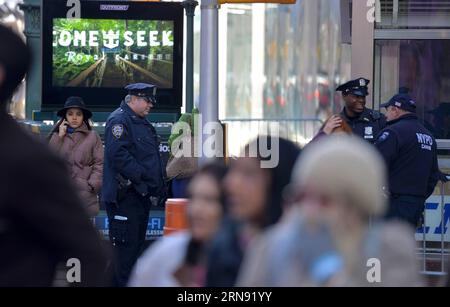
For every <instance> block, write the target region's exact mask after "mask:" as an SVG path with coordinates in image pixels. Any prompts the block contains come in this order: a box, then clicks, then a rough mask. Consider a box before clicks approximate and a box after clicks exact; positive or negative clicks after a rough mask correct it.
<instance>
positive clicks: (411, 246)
mask: <svg viewBox="0 0 450 307" xmlns="http://www.w3.org/2000/svg"><path fill="white" fill-rule="evenodd" d="M385 176H386V171H385V167H384V164H383V160H382V158H381V157H380V156H379V155H378V153H377V152H376V150H375V149H373V148H371V146H370V145H369V144H367V143H364V142H363V141H361V140H359V139H357V138H356V137H347V136H339V137H337V136H330V137H329V138H324V139H322V140H320V141H318V142H317V143H314V144H312V145H311V146H308V148H307V149H305V151H304V152H303V153H302V156H301V157H300V159H299V161H298V162H297V163H296V165H295V168H294V171H293V175H292V183H291V184H290V186H289V189H287V192H286V195H288V196H289V197H288V199H289V202H292V203H295V205H293V207H292V208H291V210H290V212H289V214H287V215H286V216H285V218H284V219H283V220H282V221H281V222H280V223H279V224H278V225H276V226H274V227H273V228H272V229H270V230H269V231H268V232H267V233H266V234H265V235H264V236H263V237H261V239H260V240H258V241H255V244H254V245H252V247H251V250H250V251H249V252H248V254H247V257H246V259H245V262H244V264H243V269H242V270H241V274H240V276H239V281H238V283H237V284H238V286H252V287H254V286H419V285H421V280H420V276H419V267H418V263H417V260H416V254H415V241H414V239H413V238H412V236H411V229H410V228H409V227H408V226H407V225H406V224H402V223H401V222H398V221H392V222H384V223H382V222H379V221H378V219H376V218H377V217H380V216H381V215H382V214H383V212H384V211H385V209H386V199H385V197H384V195H383V194H382V187H383V185H384V183H385ZM371 219H374V220H375V221H376V222H375V223H374V224H373V225H372V226H371V227H370V220H371ZM378 260H379V262H378ZM377 264H379V267H378V268H379V269H380V271H379V272H378V273H377V272H376V271H377V269H378V268H377V267H375V266H376V265H377ZM371 269H373V270H371ZM372 282H373V283H372Z"/></svg>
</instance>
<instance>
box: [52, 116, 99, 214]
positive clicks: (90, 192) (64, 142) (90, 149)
mask: <svg viewBox="0 0 450 307" xmlns="http://www.w3.org/2000/svg"><path fill="white" fill-rule="evenodd" d="M50 147H52V148H53V149H55V150H56V151H57V152H58V153H59V154H60V155H61V156H62V158H63V159H65V160H66V161H67V163H68V165H69V170H70V171H71V176H72V179H73V180H74V182H75V184H76V185H77V187H78V191H79V195H80V197H81V199H82V200H83V201H84V204H85V207H86V209H87V212H88V214H89V216H95V215H97V214H98V211H99V203H98V198H97V195H98V192H99V190H100V188H101V186H102V176H103V144H102V141H101V139H100V136H99V135H98V134H97V132H95V131H94V130H88V128H87V126H86V125H85V124H84V123H83V125H82V126H81V127H80V128H78V129H76V130H75V132H73V133H72V134H66V135H65V136H64V137H63V138H60V137H59V135H58V133H54V134H53V135H52V137H51V139H50Z"/></svg>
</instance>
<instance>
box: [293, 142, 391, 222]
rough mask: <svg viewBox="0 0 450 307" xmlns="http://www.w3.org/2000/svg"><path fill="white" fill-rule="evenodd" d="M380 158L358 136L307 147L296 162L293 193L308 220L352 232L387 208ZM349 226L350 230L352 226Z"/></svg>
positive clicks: (384, 178)
mask: <svg viewBox="0 0 450 307" xmlns="http://www.w3.org/2000/svg"><path fill="white" fill-rule="evenodd" d="M385 180H386V170H385V165H384V163H383V160H382V158H381V156H380V155H379V154H378V153H377V152H376V150H375V149H374V148H372V147H371V146H370V145H369V144H367V143H365V142H364V141H362V140H359V139H357V138H356V137H348V136H344V137H343V136H340V137H336V136H332V137H329V138H324V139H321V140H319V141H318V142H317V143H314V144H312V145H311V146H310V147H308V148H307V149H306V150H305V152H304V153H303V154H302V156H301V157H300V159H299V161H298V162H297V163H296V165H295V168H294V172H293V178H292V181H293V183H292V185H291V187H292V189H291V190H292V191H291V193H295V194H296V198H297V201H298V202H299V204H301V209H302V211H303V212H304V213H305V214H306V215H307V216H308V217H309V220H314V219H317V220H322V221H326V222H328V223H329V224H330V225H331V226H336V227H339V228H341V229H342V228H346V229H350V227H351V224H352V223H353V224H355V223H358V224H361V225H364V224H367V223H368V221H369V217H370V216H374V217H375V216H379V215H381V214H382V213H383V212H384V210H385V208H386V200H385V197H384V195H383V190H382V189H383V187H384V186H385V183H386V181H385ZM349 226H350V227H349Z"/></svg>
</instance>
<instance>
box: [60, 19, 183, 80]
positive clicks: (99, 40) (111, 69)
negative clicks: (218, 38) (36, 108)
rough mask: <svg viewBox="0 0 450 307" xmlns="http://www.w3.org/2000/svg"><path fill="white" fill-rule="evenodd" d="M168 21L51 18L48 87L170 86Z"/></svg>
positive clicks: (170, 46) (170, 60)
mask: <svg viewBox="0 0 450 307" xmlns="http://www.w3.org/2000/svg"><path fill="white" fill-rule="evenodd" d="M173 44H174V42H173V21H169V20H110V19H65V18H55V19H53V86H58V87H60V86H61V87H110V88H111V87H112V88H123V87H124V86H125V85H126V84H129V83H135V82H145V83H152V84H155V85H157V86H158V87H160V88H172V82H173V80H172V77H173Z"/></svg>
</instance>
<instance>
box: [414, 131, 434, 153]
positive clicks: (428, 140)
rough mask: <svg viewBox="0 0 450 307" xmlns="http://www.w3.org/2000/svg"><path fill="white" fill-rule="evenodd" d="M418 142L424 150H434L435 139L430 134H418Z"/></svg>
mask: <svg viewBox="0 0 450 307" xmlns="http://www.w3.org/2000/svg"><path fill="white" fill-rule="evenodd" d="M416 135H417V142H418V143H419V144H420V145H421V146H422V149H426V150H432V149H431V146H433V143H434V142H433V138H432V137H431V136H429V135H428V134H423V133H416Z"/></svg>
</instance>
